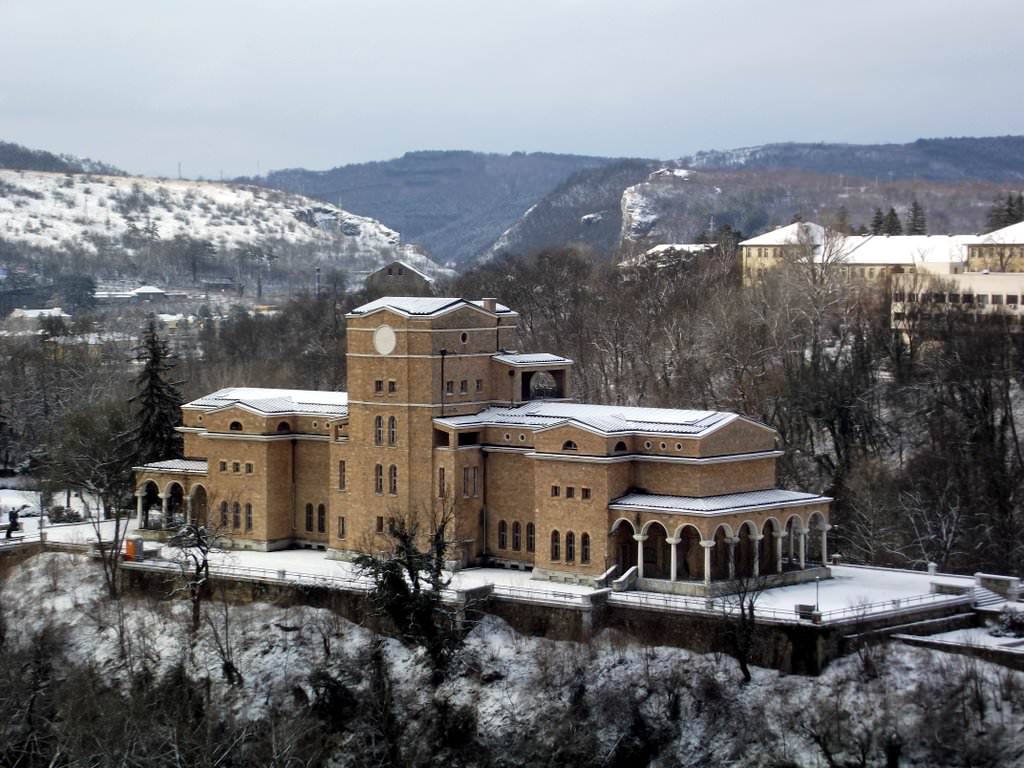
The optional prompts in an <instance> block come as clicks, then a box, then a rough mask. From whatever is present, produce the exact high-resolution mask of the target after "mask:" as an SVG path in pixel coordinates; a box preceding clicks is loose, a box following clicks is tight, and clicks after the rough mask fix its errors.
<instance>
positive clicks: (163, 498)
mask: <svg viewBox="0 0 1024 768" xmlns="http://www.w3.org/2000/svg"><path fill="white" fill-rule="evenodd" d="M170 506H171V497H170V495H169V494H166V493H161V494H160V514H161V519H162V520H163V526H164V528H170V527H171V525H170V520H168V519H167V517H168V511H169V510H170Z"/></svg>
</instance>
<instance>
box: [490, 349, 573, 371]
mask: <svg viewBox="0 0 1024 768" xmlns="http://www.w3.org/2000/svg"><path fill="white" fill-rule="evenodd" d="M491 359H493V360H496V361H498V362H499V363H504V364H505V365H511V366H512V367H514V368H526V367H530V366H534V365H572V360H570V359H569V358H568V357H562V356H560V355H552V354H550V353H548V352H532V353H524V354H513V353H510V352H509V353H502V354H500V355H493V356H492V358H491Z"/></svg>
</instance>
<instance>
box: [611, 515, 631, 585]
mask: <svg viewBox="0 0 1024 768" xmlns="http://www.w3.org/2000/svg"><path fill="white" fill-rule="evenodd" d="M635 531H636V529H635V528H633V524H632V523H631V522H629V520H626V519H625V518H619V519H618V520H616V521H615V525H613V526H612V530H611V533H609V534H608V555H609V557H610V559H611V560H612V561H613V562H614V563H615V565H617V566H619V576H621V575H622V574H624V573H625V572H626V571H628V570H629V569H630V568H632V567H633V566H635V565H636V540H635V539H634V538H633V534H634V533H635Z"/></svg>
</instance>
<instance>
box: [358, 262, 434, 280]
mask: <svg viewBox="0 0 1024 768" xmlns="http://www.w3.org/2000/svg"><path fill="white" fill-rule="evenodd" d="M388 267H402V269H407V270H409V271H410V272H412V273H413V274H414V275H419V276H420V277H422V278H423V279H424V280H426V281H427V282H428V283H432V282H434V278H432V277H431V276H430V275H428V274H427V273H426V272H421V271H420V270H418V269H416V267H414V266H412V265H411V264H409V263H407V262H405V261H392V262H391V263H390V264H385V265H384V266H383V267H381V268H380V269H378V270H377V271H376V272H371V273H370V274H373V275H376V274H378V273H380V272H383V271H384V270H386V269H387V268H388Z"/></svg>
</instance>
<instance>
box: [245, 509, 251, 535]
mask: <svg viewBox="0 0 1024 768" xmlns="http://www.w3.org/2000/svg"><path fill="white" fill-rule="evenodd" d="M245 530H247V531H251V530H252V504H246V505H245Z"/></svg>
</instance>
